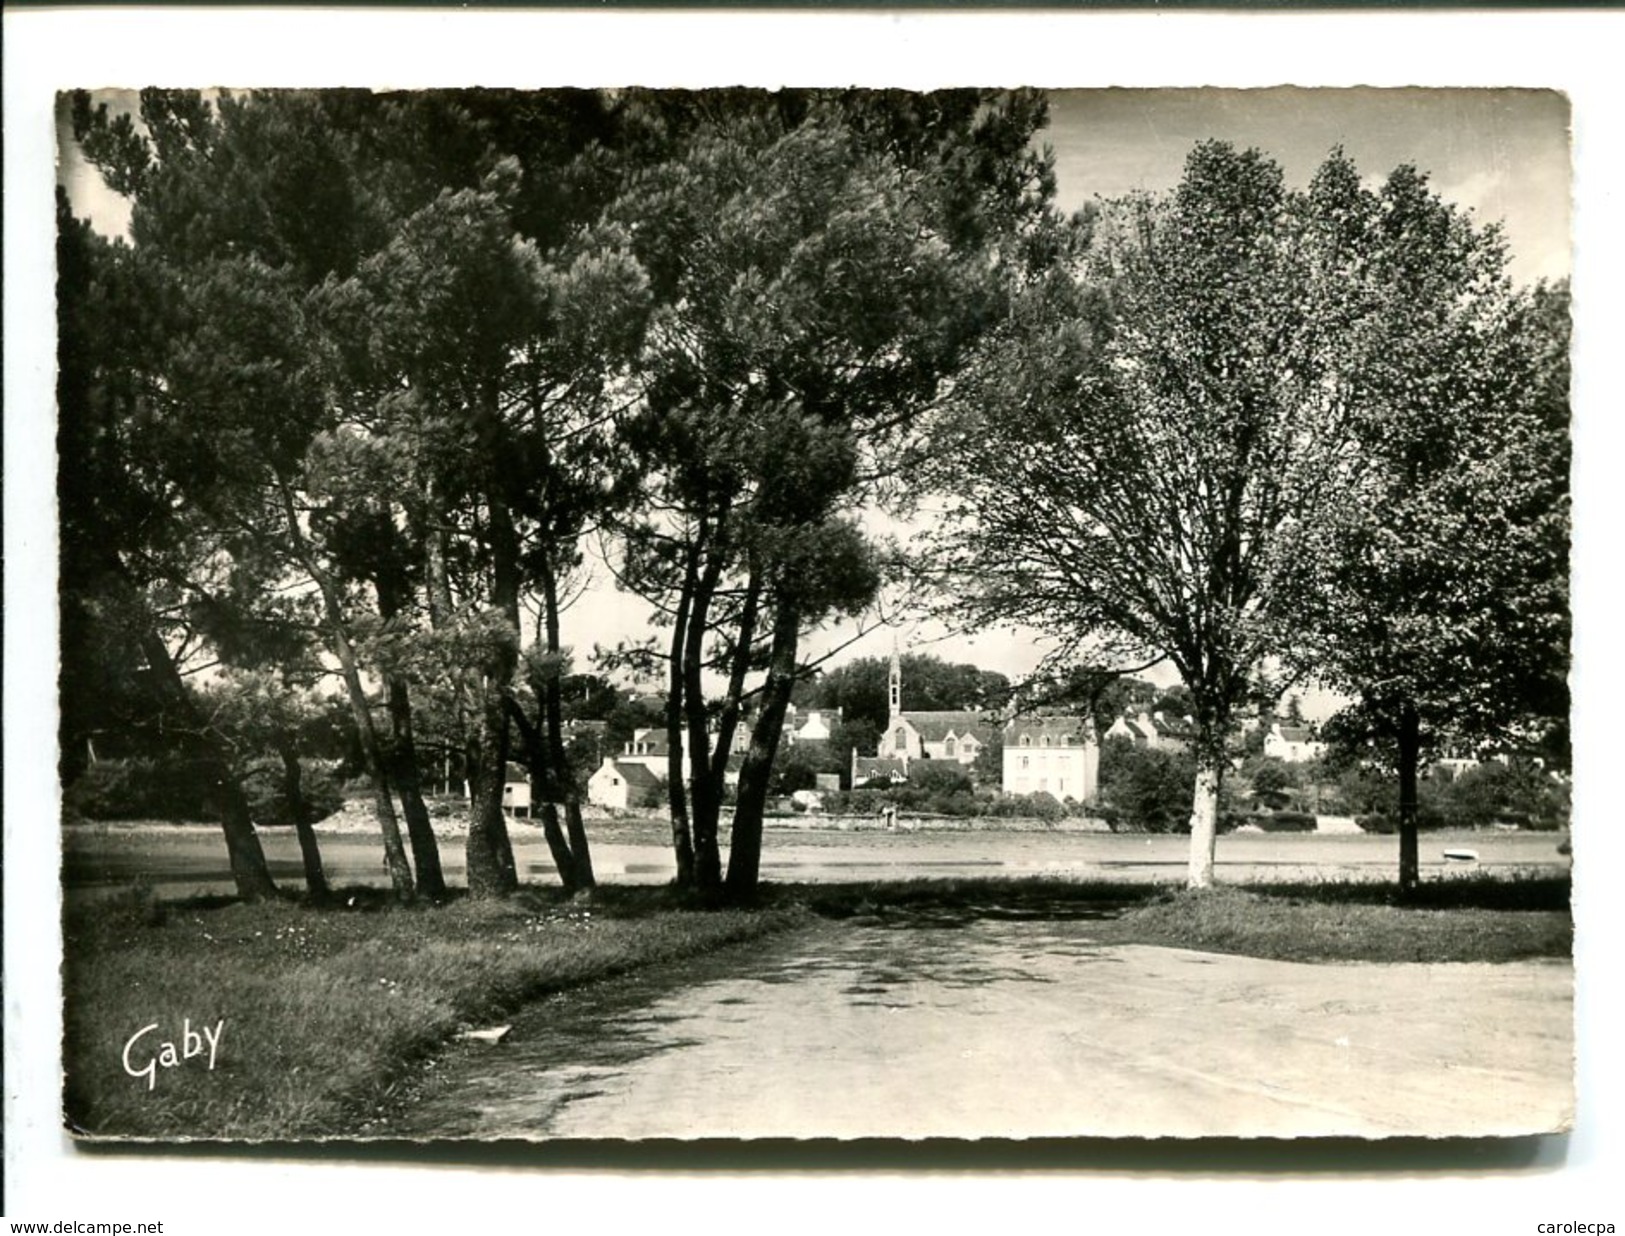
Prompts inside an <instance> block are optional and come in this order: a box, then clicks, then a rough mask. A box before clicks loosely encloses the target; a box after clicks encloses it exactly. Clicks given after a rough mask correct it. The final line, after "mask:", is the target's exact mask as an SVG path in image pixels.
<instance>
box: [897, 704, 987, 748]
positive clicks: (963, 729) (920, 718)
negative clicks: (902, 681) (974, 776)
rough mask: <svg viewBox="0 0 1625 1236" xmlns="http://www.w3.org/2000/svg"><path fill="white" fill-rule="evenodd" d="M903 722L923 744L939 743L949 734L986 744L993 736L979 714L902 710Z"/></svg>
mask: <svg viewBox="0 0 1625 1236" xmlns="http://www.w3.org/2000/svg"><path fill="white" fill-rule="evenodd" d="M903 720H905V721H907V722H908V723H909V724H910V725H912V726H913V727H914V730H915V732H916V733H917V734H919V736H920V738H921V739H922V740H924V741H925V742H941V741H942V740H943V739H944V738H946V737H948V735H949V734H953V735H955V736H956V737H959V738H963V737H965V735H967V734H972V735H975V737H976V740H977V741H978V742H986V741H987V740H988V738H990V737H991V736H992V734H993V724H992V722H990V721H988V720H987V718H986V716H985V714H983V713H979V712H909V711H907V710H904V712H903Z"/></svg>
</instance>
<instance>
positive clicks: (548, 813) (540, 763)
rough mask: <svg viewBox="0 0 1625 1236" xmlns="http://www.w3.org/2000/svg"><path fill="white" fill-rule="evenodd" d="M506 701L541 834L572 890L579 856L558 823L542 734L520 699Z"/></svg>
mask: <svg viewBox="0 0 1625 1236" xmlns="http://www.w3.org/2000/svg"><path fill="white" fill-rule="evenodd" d="M534 685H535V684H532V686H534ZM538 693H539V692H538ZM506 703H507V708H508V716H509V718H510V719H511V720H512V721H513V723H514V724H515V725H517V726H518V727H519V736H520V737H521V738H522V739H523V740H524V744H525V767H526V768H528V769H529V770H530V802H531V812H532V814H534V815H537V816H538V818H540V820H541V821H542V836H543V837H545V838H546V839H547V849H548V852H549V853H550V854H552V856H553V866H554V867H555V868H556V869H557V870H558V873H559V883H560V884H562V885H563V886H564V891H565V892H568V893H573V892H575V890H576V888H577V887H578V885H579V879H578V877H577V874H576V870H577V869H576V860H575V855H574V854H573V853H572V852H571V850H570V843H569V842H568V841H566V840H565V837H564V830H563V829H561V828H560V827H559V809H558V797H557V793H556V791H555V789H554V785H553V783H554V774H553V770H552V769H551V768H550V767H548V762H547V756H546V753H545V752H544V751H543V750H542V736H541V734H540V733H538V732H537V729H536V727H535V726H534V725H532V724H531V722H530V719H529V718H528V717H526V716H525V711H524V709H522V708H520V707H519V702H518V701H517V700H515V699H512V698H509V699H508V700H507V701H506Z"/></svg>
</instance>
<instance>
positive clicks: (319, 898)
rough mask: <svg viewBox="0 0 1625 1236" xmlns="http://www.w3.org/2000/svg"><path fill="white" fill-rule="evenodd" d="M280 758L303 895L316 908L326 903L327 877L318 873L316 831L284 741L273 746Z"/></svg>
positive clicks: (295, 757)
mask: <svg viewBox="0 0 1625 1236" xmlns="http://www.w3.org/2000/svg"><path fill="white" fill-rule="evenodd" d="M277 753H278V754H279V755H280V756H281V757H282V785H283V791H282V793H283V797H284V798H286V799H287V800H288V810H289V811H290V812H292V813H293V830H294V832H295V833H296V834H297V835H298V837H299V857H300V859H301V861H302V862H303V863H304V867H305V892H306V893H307V894H308V895H309V897H310V900H311V901H312V902H313V903H315V904H316V905H320V904H321V903H322V902H324V901H326V900H327V899H328V894H329V891H330V890H329V889H328V887H327V873H326V872H325V871H323V870H322V851H321V847H320V846H318V845H317V844H316V828H315V826H314V824H313V823H312V821H311V818H310V807H309V806H308V805H307V804H306V802H305V787H304V770H303V769H301V768H300V767H299V753H298V752H297V751H296V750H295V749H294V745H293V742H292V741H291V740H290V739H288V738H286V737H284V738H283V740H282V741H281V742H279V743H278V744H277Z"/></svg>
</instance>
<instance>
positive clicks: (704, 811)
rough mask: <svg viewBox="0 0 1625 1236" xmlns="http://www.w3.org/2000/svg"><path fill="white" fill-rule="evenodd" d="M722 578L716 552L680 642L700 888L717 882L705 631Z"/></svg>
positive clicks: (706, 890) (718, 815)
mask: <svg viewBox="0 0 1625 1236" xmlns="http://www.w3.org/2000/svg"><path fill="white" fill-rule="evenodd" d="M721 577H722V559H721V555H720V551H718V553H717V554H715V555H714V556H713V557H712V559H711V561H710V562H709V563H707V564H706V568H705V571H704V572H703V573H702V574H701V576H700V578H699V581H698V583H697V584H696V586H695V590H694V602H693V605H692V606H691V607H690V609H689V614H688V639H687V640H686V641H685V643H684V647H683V713H684V717H683V719H684V721H685V722H686V732H687V737H688V741H687V744H686V745H687V748H688V768H687V769H686V770H685V771H686V772H687V774H688V800H689V802H690V804H692V811H693V816H692V821H691V822H692V826H693V830H694V879H695V884H696V885H697V886H698V887H699V889H700V892H701V893H702V894H705V895H711V894H714V893H716V892H717V891H718V890H720V889H721V887H722V850H721V842H720V840H719V837H718V833H719V831H720V828H721V822H722V803H721V801H720V798H719V796H718V795H716V794H715V793H713V792H712V786H711V744H710V735H709V734H708V733H707V732H706V715H705V631H706V625H707V623H708V622H709V621H710V616H711V598H712V597H713V596H714V595H715V593H716V588H717V582H718V581H719V580H720V579H721Z"/></svg>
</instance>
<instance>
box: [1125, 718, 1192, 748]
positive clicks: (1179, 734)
mask: <svg viewBox="0 0 1625 1236" xmlns="http://www.w3.org/2000/svg"><path fill="white" fill-rule="evenodd" d="M1195 731H1196V726H1195V723H1194V722H1193V721H1192V720H1191V718H1189V717H1172V716H1168V715H1166V714H1165V713H1161V712H1141V713H1136V714H1135V715H1134V716H1129V715H1127V714H1124V715H1123V716H1121V717H1118V718H1117V720H1115V721H1113V722H1112V724H1111V728H1110V729H1108V730H1107V731H1106V737H1107V738H1126V739H1128V740H1129V741H1130V742H1132V743H1133V744H1134V745H1135V746H1136V747H1144V748H1146V749H1147V750H1150V751H1186V750H1189V748H1190V745H1191V740H1192V739H1193V738H1194V737H1195Z"/></svg>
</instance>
